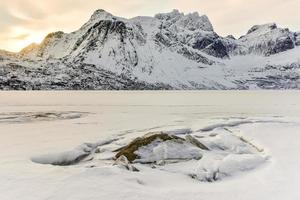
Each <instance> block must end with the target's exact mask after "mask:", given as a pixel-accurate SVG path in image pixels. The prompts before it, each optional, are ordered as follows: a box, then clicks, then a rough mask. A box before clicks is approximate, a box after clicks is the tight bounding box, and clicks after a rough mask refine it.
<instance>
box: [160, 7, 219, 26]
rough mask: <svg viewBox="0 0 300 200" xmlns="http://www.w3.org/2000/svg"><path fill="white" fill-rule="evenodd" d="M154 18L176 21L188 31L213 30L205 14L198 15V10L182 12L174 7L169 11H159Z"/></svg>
mask: <svg viewBox="0 0 300 200" xmlns="http://www.w3.org/2000/svg"><path fill="white" fill-rule="evenodd" d="M155 18H157V19H159V20H162V21H168V22H171V23H176V24H177V25H179V26H181V27H183V28H186V29H188V30H190V31H195V30H203V31H213V26H212V24H211V22H210V20H209V19H208V17H207V16H206V15H199V13H198V12H193V13H188V14H186V15H185V14H184V13H182V12H180V11H179V10H177V9H174V10H173V11H172V12H169V13H159V14H156V15H155Z"/></svg>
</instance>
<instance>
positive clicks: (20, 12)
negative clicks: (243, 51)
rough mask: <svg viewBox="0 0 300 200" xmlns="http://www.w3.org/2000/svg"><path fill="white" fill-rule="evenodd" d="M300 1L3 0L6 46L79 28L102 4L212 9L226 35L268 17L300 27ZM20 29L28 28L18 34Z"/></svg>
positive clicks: (120, 12)
mask: <svg viewBox="0 0 300 200" xmlns="http://www.w3.org/2000/svg"><path fill="white" fill-rule="evenodd" d="M299 4H300V0H263V1H262V0H209V1H208V0H151V1H150V0H127V1H124V0H89V1H87V0H38V1H37V0H0V19H1V20H0V48H6V49H10V50H16V49H17V47H16V46H18V47H19V46H20V45H21V43H20V42H21V39H20V40H17V39H15V40H14V41H11V42H13V44H11V45H9V46H8V45H7V42H8V41H4V38H7V37H8V36H11V37H17V36H20V35H21V34H30V35H32V34H36V35H38V36H39V37H40V36H41V35H46V34H47V33H48V32H53V31H58V30H62V31H65V32H71V31H74V30H76V29H78V28H80V26H81V25H83V24H84V23H85V22H86V21H87V20H88V19H89V17H90V15H91V14H92V13H93V11H94V10H96V9H100V8H101V9H104V10H107V11H108V12H111V13H112V14H114V15H117V16H122V17H127V18H130V17H134V16H137V15H146V16H153V15H154V14H156V13H159V12H169V11H171V10H172V9H174V8H177V9H179V10H181V11H184V12H186V13H187V12H194V11H198V12H199V13H200V14H206V15H207V16H208V17H209V18H210V20H211V21H212V24H213V25H214V28H215V31H216V32H217V33H219V34H221V35H223V36H225V35H227V34H234V35H235V36H239V35H241V34H244V33H245V32H246V31H247V30H248V29H249V28H250V27H251V26H252V25H255V24H262V23H268V22H277V23H278V24H279V25H281V26H283V27H290V28H291V29H292V30H300V21H299V18H300V12H299V11H298V7H299ZM16 29H18V30H23V31H24V32H23V33H20V32H18V33H16V32H14V30H16ZM36 37H37V36H35V37H34V36H31V37H28V38H36ZM28 38H25V37H24V40H26V39H28ZM28 42H29V41H28ZM4 43H5V44H4ZM17 43H18V44H17ZM23 43H24V42H23ZM16 44H17V45H16Z"/></svg>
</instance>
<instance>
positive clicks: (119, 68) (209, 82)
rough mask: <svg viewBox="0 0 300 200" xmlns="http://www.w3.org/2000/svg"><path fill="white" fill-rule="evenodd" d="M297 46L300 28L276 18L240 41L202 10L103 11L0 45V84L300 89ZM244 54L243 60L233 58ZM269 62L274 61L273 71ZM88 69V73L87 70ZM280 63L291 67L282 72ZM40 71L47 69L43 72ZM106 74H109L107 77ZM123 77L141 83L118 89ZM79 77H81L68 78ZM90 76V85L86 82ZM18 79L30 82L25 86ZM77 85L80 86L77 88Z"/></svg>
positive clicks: (9, 87) (83, 87)
mask: <svg viewBox="0 0 300 200" xmlns="http://www.w3.org/2000/svg"><path fill="white" fill-rule="evenodd" d="M299 46H300V33H299V32H291V31H289V29H284V28H279V27H277V25H276V24H275V23H270V24H264V25H255V26H253V27H251V28H250V29H249V31H248V32H247V33H246V34H245V35H243V36H241V37H240V38H238V39H235V38H234V37H232V36H228V37H221V36H219V35H218V34H217V33H216V32H215V31H214V28H213V26H212V24H211V22H210V20H209V18H208V17H207V16H206V15H199V14H198V13H197V12H194V13H190V14H184V13H181V12H180V11H178V10H173V11H172V12H169V13H160V14H157V15H155V16H154V17H143V16H139V17H134V18H130V19H126V18H122V17H116V16H113V15H112V14H110V13H108V12H106V11H104V10H101V9H100V10H96V11H95V12H94V13H93V15H92V16H91V18H90V19H89V20H88V22H86V23H85V24H84V25H83V26H82V27H81V28H80V29H78V30H77V31H74V32H71V33H64V32H61V31H58V32H54V33H50V34H48V35H47V36H46V37H45V39H44V40H43V41H42V42H41V44H31V45H29V46H27V47H25V48H24V49H23V50H21V51H20V52H19V53H16V54H10V55H8V53H5V54H4V53H2V54H1V51H0V70H1V71H0V72H1V73H0V88H2V89H87V88H88V89H116V88H117V89H253V88H254V89H255V88H256V89H258V88H262V89H274V88H275V89H276V88H278V89H290V88H298V87H300V86H298V85H299V82H300V81H299V80H298V76H297V77H295V76H291V75H290V74H295V73H296V74H297V75H298V74H299V72H298V64H299V63H300V62H299V60H300V58H299V57H298V55H297V53H294V52H298V51H299ZM286 52H288V53H287V54H288V56H290V58H289V59H283V60H286V62H285V63H282V61H277V57H281V54H284V53H286ZM1 55H2V56H1ZM243 58H244V60H243ZM249 58H252V59H249ZM239 59H241V61H240V64H239V63H235V62H236V61H237V60H239ZM245 60H247V62H248V63H244V61H245ZM274 60H276V62H281V63H280V64H277V63H276V62H273V61H274ZM53 63H55V64H53ZM12 64H13V66H14V67H11V65H12ZM236 65H240V67H236ZM270 65H272V66H274V65H276V67H273V68H272V70H270V69H269V68H268V67H270ZM16 66H18V67H16ZM75 66H76V68H75V69H74V67H75ZM291 66H292V67H291ZM86 67H87V68H89V70H88V72H89V73H87V71H86V70H84V69H85V68H86ZM282 67H284V68H287V70H285V71H283V70H281V68H282ZM91 68H92V70H91ZM36 69H40V70H42V71H46V72H45V73H46V75H45V74H41V72H39V71H36ZM70 69H72V70H73V71H72V70H70ZM19 70H20V71H19ZM24 71H25V72H26V71H27V72H28V73H27V74H24V73H23V72H24ZM74 71H76V73H75V74H72V73H73V72H74ZM91 71H92V72H91ZM105 73H108V74H110V75H111V77H110V78H109V79H107V80H105V76H104V75H103V74H105ZM47 74H48V75H47ZM61 74H64V76H59V75H61ZM245 74H247V76H245ZM71 75H72V76H71ZM10 76H11V77H10ZM37 77H38V78H37ZM42 77H43V78H42ZM82 77H85V78H86V79H87V80H86V79H84V80H83V79H81V78H82ZM117 77H118V78H117ZM119 77H121V78H119ZM122 77H123V79H124V83H125V82H128V83H129V82H130V85H134V82H136V83H137V84H136V85H137V86H138V87H132V86H131V87H128V84H121V86H120V87H116V85H114V84H117V83H115V82H114V81H112V80H113V79H114V78H116V80H121V79H122ZM74 78H77V79H79V80H78V82H76V83H73V84H66V83H70V82H72V81H74V80H75V79H74ZM106 78H107V77H106ZM32 79H34V80H32ZM12 80H14V82H13V85H14V86H13V87H12V86H11V84H10V82H12ZM16 80H17V81H16ZM45 80H47V81H46V82H47V84H46V83H45ZM94 80H98V81H94ZM104 80H105V81H104ZM18 81H20V83H19V84H18V83H16V82H18ZM89 81H90V82H91V84H87V83H88V82H89ZM81 82H82V83H81ZM121 82H122V81H121ZM21 83H22V84H25V83H26V84H25V85H27V86H26V87H21V86H20V85H21ZM50 83H53V87H52V86H51V87H50V86H49V84H50ZM36 84H38V85H40V86H39V87H36ZM80 84H81V85H82V88H80V87H78V86H76V87H75V86H74V85H80ZM18 85H19V86H18ZM46 85H47V86H46ZM50 85H51V84H50ZM86 85H88V87H86ZM148 86H149V87H148ZM18 87H20V88H18Z"/></svg>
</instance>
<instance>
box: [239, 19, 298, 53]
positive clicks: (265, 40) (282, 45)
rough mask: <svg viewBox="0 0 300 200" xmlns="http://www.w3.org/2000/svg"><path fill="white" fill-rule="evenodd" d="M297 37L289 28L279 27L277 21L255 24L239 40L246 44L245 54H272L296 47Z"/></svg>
mask: <svg viewBox="0 0 300 200" xmlns="http://www.w3.org/2000/svg"><path fill="white" fill-rule="evenodd" d="M295 41H296V38H295V36H294V33H292V32H290V31H289V29H282V28H278V27H277V25H276V24H275V23H271V24H264V25H255V26H253V27H252V28H251V29H250V30H249V31H248V32H247V34H246V35H245V36H242V37H241V38H240V39H239V40H238V42H239V43H240V44H241V45H243V46H245V47H246V49H244V50H242V52H243V53H244V54H249V53H255V54H263V55H265V56H270V55H273V54H276V53H280V52H283V51H287V50H289V49H293V48H294V47H295Z"/></svg>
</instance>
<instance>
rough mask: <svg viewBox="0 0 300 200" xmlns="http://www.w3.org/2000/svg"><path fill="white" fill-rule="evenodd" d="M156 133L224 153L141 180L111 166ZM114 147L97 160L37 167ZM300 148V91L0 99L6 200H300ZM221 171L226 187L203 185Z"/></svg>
mask: <svg viewBox="0 0 300 200" xmlns="http://www.w3.org/2000/svg"><path fill="white" fill-rule="evenodd" d="M185 130H188V131H185ZM154 131H165V132H168V131H169V132H171V133H174V134H180V133H181V132H183V133H184V134H192V135H193V136H195V137H197V138H198V139H199V140H200V141H201V142H203V143H204V144H205V145H207V146H208V147H209V148H211V149H213V148H214V146H218V145H220V144H222V145H223V146H222V149H221V148H220V149H219V151H217V150H215V151H210V152H207V153H206V152H202V153H201V152H200V153H201V154H203V158H201V159H200V160H190V161H188V162H185V163H175V164H170V165H166V166H157V167H156V169H153V168H151V167H147V166H146V165H142V164H136V165H135V167H137V168H138V169H139V170H140V171H139V172H131V171H127V170H125V169H123V168H121V167H119V166H115V165H112V161H111V160H109V159H105V158H109V157H110V156H111V154H112V153H111V152H110V151H109V150H110V149H113V148H117V147H119V146H122V145H126V144H127V142H129V141H131V140H132V139H134V138H135V137H137V136H142V135H144V134H146V133H149V132H154ZM233 137H234V138H233ZM211 138H212V139H211ZM213 138H216V139H213ZM237 138H240V139H241V140H237ZM101 141H102V142H101ZM107 141H108V142H109V141H111V142H112V143H110V142H109V145H107V146H103V147H102V146H101V148H100V149H101V150H100V153H99V155H97V156H93V160H91V159H90V160H89V159H86V160H84V161H83V162H80V163H77V164H75V165H68V166H54V165H47V164H46V165H45V164H39V163H47V162H51V161H53V160H55V159H56V160H57V159H59V158H61V157H64V158H65V157H67V158H70V157H72V156H74V155H75V156H76V153H78V152H79V153H80V151H81V149H82V148H87V147H86V146H84V145H82V144H84V143H87V142H88V143H91V144H101V145H103V144H104V143H106V142H107ZM241 141H242V142H245V143H241ZM299 141H300V92H299V91H199V92H198V91H187V92H185V91H172V92H165V91H164V92H161V91H154V92H148V91H146V92H123V91H118V92H117V91H116V92H97V91H94V92H92V91H91V92H69V91H63V92H0V199H1V200H19V199H22V200H44V199H47V200H93V199H95V200H96V199H97V200H98V199H103V200H104V199H109V200H111V199H136V200H141V199H149V200H150V199H151V200H153V199H172V200H174V199H178V200H179V199H189V200H191V199H197V200H200V199H203V200H220V199H224V200H226V199H230V200H232V199H242V200H253V199H272V200H276V199H278V200H282V199H285V200H295V199H300V193H299V188H300V183H299V180H300V171H299V170H300V158H299V152H300V142H299ZM80 145H81V146H80ZM85 145H87V144H85ZM219 147H220V146H219ZM252 147H253V149H251V148H252ZM165 148H166V146H165ZM168 148H169V149H175V150H176V148H174V146H172V145H171V146H168ZM191 149H192V150H193V151H190V150H191ZM160 150H161V149H160ZM185 151H187V153H190V154H191V156H194V155H195V154H197V155H198V153H199V152H198V151H197V150H196V152H195V148H192V147H190V146H188V148H187V149H185V150H184V151H180V153H182V152H185ZM143 152H146V153H148V154H149V152H148V149H143V151H140V153H143ZM164 156H168V155H164ZM171 156H174V155H171ZM33 161H34V162H33ZM215 165H217V166H218V172H220V177H221V178H220V180H216V181H213V182H208V181H201V180H202V179H201V178H203V169H208V170H212V172H213V170H214V167H212V166H215ZM201 170H202V171H201ZM190 172H194V173H195V174H194V175H195V177H196V178H195V177H191V176H189V175H192V174H189V175H188V173H190ZM206 172H207V173H208V174H209V173H210V171H206ZM221 172H222V173H221ZM221 175H222V176H221ZM227 175H228V176H227ZM197 177H200V178H199V179H197Z"/></svg>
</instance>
